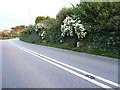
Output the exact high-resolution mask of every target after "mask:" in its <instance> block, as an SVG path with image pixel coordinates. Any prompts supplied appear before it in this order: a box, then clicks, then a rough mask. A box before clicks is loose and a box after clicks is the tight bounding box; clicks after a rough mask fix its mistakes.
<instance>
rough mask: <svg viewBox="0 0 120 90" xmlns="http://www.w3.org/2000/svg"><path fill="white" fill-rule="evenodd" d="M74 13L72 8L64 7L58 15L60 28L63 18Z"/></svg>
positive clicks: (57, 20)
mask: <svg viewBox="0 0 120 90" xmlns="http://www.w3.org/2000/svg"><path fill="white" fill-rule="evenodd" d="M72 14H73V11H72V8H66V7H64V8H62V9H61V10H60V11H59V12H58V14H57V15H56V23H57V26H58V27H59V28H60V26H61V25H62V24H63V20H64V19H65V18H66V16H67V15H68V16H71V15H72Z"/></svg>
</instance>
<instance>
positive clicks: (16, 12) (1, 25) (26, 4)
mask: <svg viewBox="0 0 120 90" xmlns="http://www.w3.org/2000/svg"><path fill="white" fill-rule="evenodd" d="M79 1H80V0H0V30H5V29H10V28H11V27H14V26H17V25H29V24H30V19H29V10H30V14H31V22H32V24H34V21H35V18H36V17H37V16H47V15H48V16H51V17H55V16H56V14H57V13H58V11H59V10H60V9H61V8H62V7H65V6H66V7H69V6H70V4H71V3H72V4H76V3H78V2H79Z"/></svg>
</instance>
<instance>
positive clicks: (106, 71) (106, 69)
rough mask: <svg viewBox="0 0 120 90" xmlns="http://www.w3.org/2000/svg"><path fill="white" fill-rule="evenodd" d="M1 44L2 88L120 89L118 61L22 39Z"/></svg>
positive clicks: (5, 41)
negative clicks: (31, 42) (26, 41)
mask: <svg viewBox="0 0 120 90" xmlns="http://www.w3.org/2000/svg"><path fill="white" fill-rule="evenodd" d="M0 43H2V88H117V87H118V59H113V58H108V57H102V56H95V55H90V54H84V53H79V52H74V51H69V50H63V49H57V48H53V47H47V46H41V45H35V44H30V43H25V42H22V41H19V40H18V39H13V40H4V41H0ZM0 63H1V61H0ZM0 80H1V78H0Z"/></svg>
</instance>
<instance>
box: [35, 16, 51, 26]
mask: <svg viewBox="0 0 120 90" xmlns="http://www.w3.org/2000/svg"><path fill="white" fill-rule="evenodd" d="M49 19H50V17H49V16H47V17H44V16H38V17H36V19H35V24H38V23H40V22H42V21H44V20H49Z"/></svg>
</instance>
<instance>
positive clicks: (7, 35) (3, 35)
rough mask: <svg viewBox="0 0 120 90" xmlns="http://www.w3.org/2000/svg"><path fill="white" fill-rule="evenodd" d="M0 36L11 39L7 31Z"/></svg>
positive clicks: (1, 32) (0, 32)
mask: <svg viewBox="0 0 120 90" xmlns="http://www.w3.org/2000/svg"><path fill="white" fill-rule="evenodd" d="M0 36H1V37H9V34H8V32H6V31H0Z"/></svg>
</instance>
